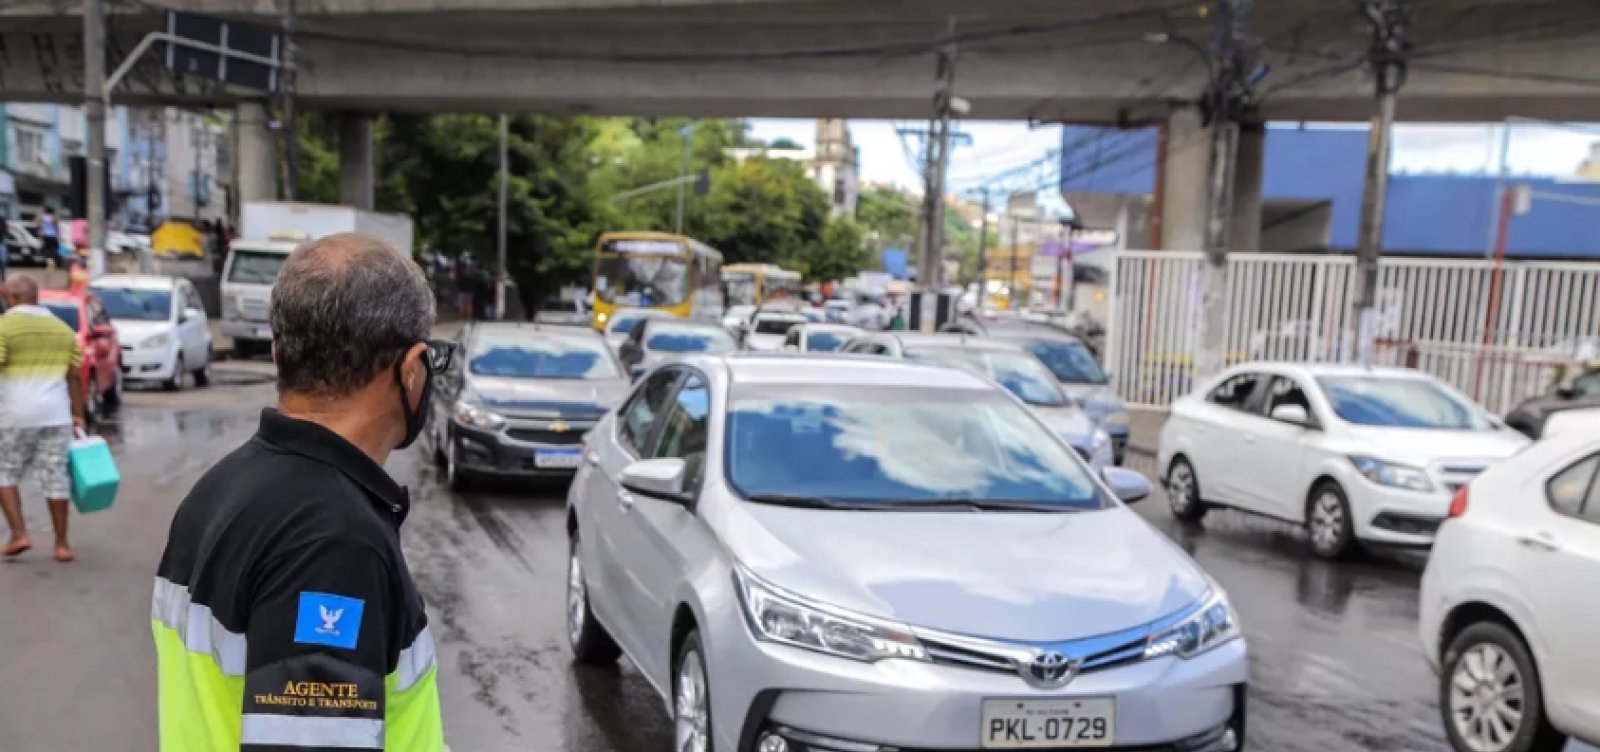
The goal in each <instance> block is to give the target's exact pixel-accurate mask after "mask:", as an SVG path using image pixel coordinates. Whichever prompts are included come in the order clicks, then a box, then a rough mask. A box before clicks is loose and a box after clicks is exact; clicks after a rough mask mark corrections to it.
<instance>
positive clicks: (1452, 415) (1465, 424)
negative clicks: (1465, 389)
mask: <svg viewBox="0 0 1600 752" xmlns="http://www.w3.org/2000/svg"><path fill="white" fill-rule="evenodd" d="M1317 383H1318V384H1319V385H1320V386H1321V387H1322V392H1323V394H1325V395H1327V397H1328V402H1329V404H1331V405H1332V406H1333V412H1334V414H1335V415H1338V416H1339V419H1340V420H1343V421H1345V422H1348V423H1354V424H1356V425H1361V426H1384V427H1388V428H1427V429H1443V430H1451V431H1488V430H1492V429H1493V428H1494V425H1493V424H1491V423H1490V422H1489V420H1488V418H1487V417H1485V416H1484V415H1483V413H1482V412H1480V411H1479V410H1477V409H1476V408H1474V407H1473V406H1472V405H1471V404H1469V403H1467V402H1466V401H1465V400H1463V399H1460V398H1458V397H1456V396H1455V395H1453V394H1451V393H1450V392H1447V391H1445V390H1444V389H1443V388H1442V387H1440V386H1439V385H1438V384H1437V383H1435V382H1433V381H1431V380H1429V379H1419V378H1410V377H1399V376H1379V375H1375V376H1319V377H1317Z"/></svg>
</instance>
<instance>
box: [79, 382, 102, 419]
mask: <svg viewBox="0 0 1600 752" xmlns="http://www.w3.org/2000/svg"><path fill="white" fill-rule="evenodd" d="M102 399H103V397H102V396H101V392H100V374H97V373H95V372H94V371H90V372H89V389H88V390H87V391H86V392H84V395H83V422H84V423H86V424H88V425H91V426H92V425H94V424H95V423H96V422H98V421H99V420H100V406H101V404H102V402H101V400H102Z"/></svg>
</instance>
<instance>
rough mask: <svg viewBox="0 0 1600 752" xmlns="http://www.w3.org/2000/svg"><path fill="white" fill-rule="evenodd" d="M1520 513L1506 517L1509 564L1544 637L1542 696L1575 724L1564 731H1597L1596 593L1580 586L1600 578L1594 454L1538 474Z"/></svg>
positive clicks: (1599, 605)
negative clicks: (1510, 553) (1541, 475)
mask: <svg viewBox="0 0 1600 752" xmlns="http://www.w3.org/2000/svg"><path fill="white" fill-rule="evenodd" d="M1529 491H1530V493H1529V496H1530V497H1532V499H1538V498H1540V497H1543V501H1544V502H1545V503H1542V504H1541V503H1537V502H1535V503H1529V504H1527V505H1526V506H1527V507H1528V508H1527V509H1526V510H1524V513H1523V514H1518V515H1515V516H1514V518H1509V519H1507V520H1506V524H1507V525H1508V526H1509V527H1510V528H1511V529H1508V530H1507V531H1506V533H1507V534H1508V535H1510V536H1511V537H1512V539H1513V540H1514V541H1515V542H1516V544H1517V545H1516V546H1514V547H1513V549H1512V550H1514V551H1515V553H1514V554H1513V556H1514V557H1516V561H1514V562H1510V564H1511V566H1510V567H1509V568H1508V569H1509V571H1511V572H1514V573H1515V575H1516V577H1517V579H1518V581H1519V584H1521V585H1522V586H1523V587H1525V588H1527V592H1528V594H1529V597H1530V598H1531V599H1532V600H1533V609H1532V611H1533V618H1534V620H1535V621H1536V622H1537V623H1536V625H1535V626H1534V629H1535V630H1536V631H1537V632H1538V633H1539V634H1540V635H1542V636H1543V640H1542V642H1543V643H1544V648H1545V651H1544V652H1545V653H1546V655H1545V656H1542V657H1544V658H1546V660H1545V661H1543V662H1542V663H1541V664H1540V666H1539V669H1540V671H1541V672H1542V673H1543V674H1544V677H1543V678H1544V680H1545V681H1544V689H1545V693H1544V696H1545V701H1546V702H1549V703H1552V704H1553V705H1559V706H1562V707H1561V709H1560V711H1559V712H1558V715H1559V716H1562V717H1565V718H1569V719H1572V720H1574V721H1576V724H1575V727H1573V728H1568V729H1566V730H1568V731H1571V732H1576V733H1579V734H1587V735H1589V736H1591V737H1593V736H1596V735H1600V650H1596V649H1595V644H1594V635H1595V625H1596V624H1600V598H1595V597H1593V593H1592V592H1591V591H1590V590H1589V588H1588V585H1587V584H1586V583H1595V582H1600V453H1596V454H1590V455H1588V456H1586V457H1582V458H1580V459H1578V460H1577V461H1575V462H1572V463H1569V464H1567V465H1565V466H1563V467H1561V468H1559V469H1556V470H1554V471H1552V472H1550V473H1548V474H1547V475H1546V476H1545V477H1544V478H1538V479H1536V482H1535V484H1534V485H1533V487H1532V488H1530V489H1529Z"/></svg>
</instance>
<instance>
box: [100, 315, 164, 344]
mask: <svg viewBox="0 0 1600 752" xmlns="http://www.w3.org/2000/svg"><path fill="white" fill-rule="evenodd" d="M111 328H112V329H115V330H117V341H118V342H122V343H124V344H128V345H135V346H137V345H138V344H139V343H140V342H143V341H144V340H145V339H146V338H148V337H153V336H155V335H157V334H171V333H172V322H171V321H136V320H133V319H112V320H111Z"/></svg>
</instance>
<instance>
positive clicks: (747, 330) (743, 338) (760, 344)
mask: <svg viewBox="0 0 1600 752" xmlns="http://www.w3.org/2000/svg"><path fill="white" fill-rule="evenodd" d="M806 323H808V322H807V320H806V317H805V316H804V315H803V314H801V313H798V312H795V311H786V310H776V311H774V310H767V309H762V310H758V311H756V312H755V313H754V314H752V315H751V317H750V321H749V322H748V323H747V324H746V325H745V327H744V328H743V329H742V330H741V331H740V336H739V341H740V344H741V345H743V346H744V348H745V349H747V350H777V349H779V348H781V347H783V341H784V336H785V335H787V334H788V333H789V330H790V329H793V328H794V327H797V326H801V325H803V324H806Z"/></svg>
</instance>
